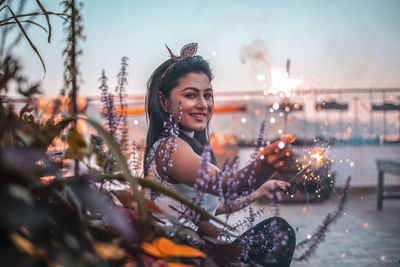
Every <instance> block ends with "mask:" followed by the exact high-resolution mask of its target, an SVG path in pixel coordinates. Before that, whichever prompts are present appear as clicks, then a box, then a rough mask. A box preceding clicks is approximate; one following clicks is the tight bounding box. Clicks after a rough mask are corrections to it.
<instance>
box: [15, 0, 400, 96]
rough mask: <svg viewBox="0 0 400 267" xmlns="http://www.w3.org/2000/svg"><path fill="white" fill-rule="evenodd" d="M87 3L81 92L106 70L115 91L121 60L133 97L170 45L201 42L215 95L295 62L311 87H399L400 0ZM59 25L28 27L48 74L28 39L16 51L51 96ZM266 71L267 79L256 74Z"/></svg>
mask: <svg viewBox="0 0 400 267" xmlns="http://www.w3.org/2000/svg"><path fill="white" fill-rule="evenodd" d="M28 2H31V4H30V5H31V6H34V5H35V1H28ZM58 2H59V1H56V0H47V1H46V0H43V1H42V3H43V4H44V5H45V6H46V7H47V9H48V10H51V11H61V10H62V8H61V7H60V6H59V5H58ZM83 2H84V7H83V9H82V12H83V18H84V27H85V28H84V33H85V35H86V37H87V38H86V41H83V42H81V44H80V45H81V48H82V49H83V52H84V54H83V56H82V57H81V58H80V59H79V61H80V63H81V72H82V78H83V83H82V84H81V91H80V94H84V95H99V90H98V87H99V85H100V84H99V82H98V79H99V77H100V74H101V71H102V69H105V71H106V74H107V76H108V78H109V86H110V88H114V87H115V85H116V80H117V79H116V75H117V73H118V70H119V63H120V59H121V57H122V56H127V57H128V58H129V65H130V66H129V86H128V93H129V94H144V92H145V85H146V81H147V79H148V77H149V76H150V74H151V72H152V70H154V69H155V68H156V67H157V66H158V65H159V64H160V63H161V62H162V61H164V60H165V59H167V57H168V52H167V50H166V49H165V46H164V45H165V44H167V45H168V46H169V47H170V48H171V49H172V51H174V52H175V53H178V52H179V50H180V49H181V47H182V46H183V45H184V44H186V43H189V42H198V43H199V53H198V54H200V55H202V56H203V57H204V58H206V59H208V60H209V61H210V63H211V65H212V67H213V69H214V71H215V80H214V81H213V86H214V88H215V90H216V91H217V92H222V91H257V90H262V88H263V87H266V86H269V83H270V78H269V77H270V74H269V73H270V70H271V68H277V67H281V68H283V67H285V64H286V59H287V58H290V60H291V75H292V77H294V78H298V79H300V80H301V81H302V85H301V86H303V87H324V88H334V87H339V88H343V87H345V88H371V87H372V88H375V87H379V88H381V87H400V75H399V73H400V30H399V29H400V16H399V14H400V1H398V0H385V1H381V0H319V1H317V0H293V1H289V0H284V1H272V0H271V1H265V0H264V1H255V0H249V1H215V0H214V1H212V0H202V1H189V0H186V1H181V0H171V1H165V0H159V1H145V0H135V1H132V0H118V1H106V0H85V1H83ZM29 9H31V8H30V7H27V10H29ZM51 21H52V25H53V40H52V42H51V43H50V44H47V42H46V41H47V38H46V37H47V36H46V33H44V32H43V31H42V30H40V29H35V28H33V27H31V28H30V30H29V32H30V34H31V36H33V41H34V43H35V44H36V45H37V47H38V49H39V51H40V52H41V54H42V56H43V59H44V61H45V63H46V66H47V73H46V74H45V75H44V73H43V70H42V68H41V65H40V61H39V59H38V58H37V57H36V55H35V54H34V53H33V52H32V50H31V49H30V48H29V46H28V45H27V43H26V42H25V41H23V42H21V43H20V44H19V46H18V47H17V48H16V49H14V53H15V54H16V55H18V56H19V57H20V58H21V59H22V62H23V65H24V73H26V74H27V75H28V76H29V77H30V78H31V79H32V81H39V80H42V90H43V91H44V92H45V94H46V95H56V94H58V92H59V91H60V89H61V87H62V83H63V80H62V79H63V58H62V56H61V53H62V50H63V48H64V42H63V39H64V38H65V37H64V32H63V26H62V22H61V20H60V19H58V18H57V17H52V18H51ZM44 25H45V23H44ZM261 52H262V53H261ZM254 53H258V55H259V57H258V59H261V60H258V61H257V60H255V59H254V58H252V57H251V56H252V55H254ZM260 55H261V57H260ZM259 74H262V75H264V76H266V79H265V80H263V81H259V80H257V79H256V76H257V75H259Z"/></svg>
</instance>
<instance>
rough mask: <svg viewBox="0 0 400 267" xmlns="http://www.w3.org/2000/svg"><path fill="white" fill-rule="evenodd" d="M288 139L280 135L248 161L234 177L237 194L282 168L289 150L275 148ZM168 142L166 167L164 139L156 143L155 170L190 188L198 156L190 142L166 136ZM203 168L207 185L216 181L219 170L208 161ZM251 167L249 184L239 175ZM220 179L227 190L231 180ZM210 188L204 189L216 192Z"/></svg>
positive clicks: (199, 160) (197, 175)
mask: <svg viewBox="0 0 400 267" xmlns="http://www.w3.org/2000/svg"><path fill="white" fill-rule="evenodd" d="M164 140H167V139H164ZM292 140H293V138H290V137H282V138H281V139H280V140H278V141H277V142H275V143H273V144H271V145H269V146H266V147H264V148H263V150H261V151H260V153H259V155H258V159H257V160H256V161H255V162H253V163H252V164H253V165H252V164H250V165H248V166H246V167H244V168H243V169H241V170H240V171H238V174H237V177H235V178H234V179H236V180H238V181H239V182H240V186H239V188H238V190H239V193H240V192H245V191H248V190H250V189H252V188H253V189H256V188H258V187H260V186H261V185H262V184H263V183H264V182H265V181H267V180H268V178H269V177H270V176H271V175H272V174H273V173H274V172H275V171H276V170H279V169H280V168H282V167H284V166H285V163H286V162H287V160H288V158H289V157H288V152H289V151H288V150H287V149H285V148H283V149H281V148H279V143H280V142H282V143H283V145H284V146H285V147H286V146H287V145H288V144H289V143H290V142H291V141H292ZM171 142H176V149H175V151H174V152H173V153H171V155H169V156H170V157H171V159H172V166H167V160H166V159H165V158H163V157H165V153H164V154H162V153H160V152H161V151H162V150H163V151H166V150H169V148H170V147H169V148H167V145H166V143H167V142H162V143H161V144H160V145H159V147H158V149H157V151H156V156H155V161H156V166H157V172H158V173H159V174H160V175H162V174H165V173H166V174H167V176H168V177H170V178H173V179H174V180H176V181H178V182H181V183H184V184H187V185H189V186H192V187H193V186H194V184H195V183H196V180H197V178H198V177H199V170H200V169H201V166H200V162H201V157H200V156H199V155H197V154H196V153H195V152H194V151H193V149H192V148H191V147H190V145H189V144H188V143H186V142H185V141H184V140H182V139H181V138H176V137H171V138H169V139H168V143H169V144H170V145H171ZM170 145H169V146H170ZM207 167H208V177H209V179H210V180H209V181H207V182H209V183H210V184H216V183H217V180H216V179H215V176H216V173H217V172H219V169H218V168H217V167H216V166H215V165H213V164H211V163H209V164H208V166H207ZM252 168H253V170H254V178H255V183H254V184H253V185H249V183H248V182H247V181H246V180H243V179H242V178H241V176H243V174H246V173H245V172H248V171H250V170H251V169H252ZM222 179H223V181H222V189H223V190H224V191H225V190H227V189H228V186H227V183H228V180H230V179H232V177H222ZM211 187H212V186H210V187H209V188H208V190H207V192H208V193H210V194H214V195H217V194H218V192H216V191H215V190H212V189H211Z"/></svg>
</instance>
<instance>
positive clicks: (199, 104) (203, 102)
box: [197, 97, 207, 109]
mask: <svg viewBox="0 0 400 267" xmlns="http://www.w3.org/2000/svg"><path fill="white" fill-rule="evenodd" d="M197 107H198V108H201V109H206V108H207V102H206V100H205V99H204V98H202V97H200V99H199V101H197Z"/></svg>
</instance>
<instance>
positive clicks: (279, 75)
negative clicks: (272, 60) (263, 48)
mask: <svg viewBox="0 0 400 267" xmlns="http://www.w3.org/2000/svg"><path fill="white" fill-rule="evenodd" d="M301 83H302V81H300V80H298V79H294V78H289V74H288V73H287V72H286V70H284V69H279V68H272V69H271V86H270V87H269V89H268V90H267V91H266V92H267V94H268V93H269V94H274V95H277V94H281V95H284V96H286V97H288V96H290V95H291V91H292V90H293V89H294V88H296V87H298V86H299V85H300V84H301Z"/></svg>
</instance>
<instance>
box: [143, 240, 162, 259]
mask: <svg viewBox="0 0 400 267" xmlns="http://www.w3.org/2000/svg"><path fill="white" fill-rule="evenodd" d="M140 247H141V248H142V250H143V251H144V252H146V253H147V254H150V255H152V256H154V257H158V258H162V257H163V254H162V253H161V252H160V251H159V250H158V249H157V247H155V246H153V245H152V244H150V243H147V242H142V244H141V246H140Z"/></svg>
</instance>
